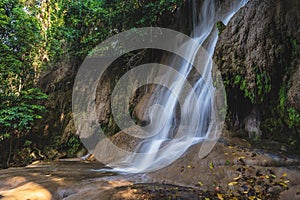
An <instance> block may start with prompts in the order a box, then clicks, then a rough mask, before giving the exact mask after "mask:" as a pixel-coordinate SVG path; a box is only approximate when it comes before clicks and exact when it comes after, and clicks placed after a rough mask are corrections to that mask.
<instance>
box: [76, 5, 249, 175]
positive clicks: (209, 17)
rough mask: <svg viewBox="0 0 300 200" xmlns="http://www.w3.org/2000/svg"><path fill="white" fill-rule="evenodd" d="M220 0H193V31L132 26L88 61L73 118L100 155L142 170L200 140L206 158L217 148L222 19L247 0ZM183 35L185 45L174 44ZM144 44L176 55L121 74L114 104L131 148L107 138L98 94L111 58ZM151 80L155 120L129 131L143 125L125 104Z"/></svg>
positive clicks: (119, 166)
mask: <svg viewBox="0 0 300 200" xmlns="http://www.w3.org/2000/svg"><path fill="white" fill-rule="evenodd" d="M215 1H217V2H219V1H220V0H202V1H200V0H190V1H189V3H190V5H191V8H192V22H193V23H192V24H193V27H192V32H191V37H188V36H186V35H184V34H182V33H179V32H176V31H172V30H170V29H162V28H157V27H145V28H141V29H136V30H132V31H125V32H123V33H120V34H117V35H115V36H113V37H111V38H109V39H107V40H105V41H104V42H102V43H101V44H100V45H99V46H98V48H95V49H94V50H93V51H92V52H91V54H90V55H89V56H88V57H87V58H86V59H85V61H84V62H83V63H82V65H81V67H80V69H79V70H78V73H77V75H76V78H75V82H74V86H73V94H72V109H73V116H74V124H75V126H76V128H77V130H78V134H79V136H80V139H81V141H82V142H83V144H84V145H85V147H86V148H87V149H88V150H89V151H90V152H91V153H93V154H94V155H95V157H96V159H97V160H99V161H100V162H102V163H104V164H107V165H108V166H110V167H112V168H113V169H114V170H116V171H124V172H132V173H137V172H149V171H154V170H157V169H160V168H162V167H165V166H168V165H170V164H171V163H172V162H174V161H175V160H176V159H178V158H179V157H180V156H182V155H183V154H184V153H185V152H186V150H187V149H188V148H189V147H190V146H191V145H193V144H196V143H199V142H202V144H201V149H200V151H199V158H203V157H204V156H206V155H207V154H208V153H209V152H210V151H211V149H212V148H213V146H214V145H215V143H216V141H217V139H218V138H219V137H220V134H221V129H222V127H223V121H224V114H223V115H222V114H220V113H222V111H221V108H224V106H223V104H226V103H225V97H224V88H223V87H222V86H223V84H222V80H221V77H220V75H219V73H218V71H217V70H216V66H214V65H213V62H212V56H213V54H214V49H215V46H216V43H217V40H218V29H217V26H216V23H217V22H218V21H222V22H223V23H224V24H225V25H226V24H227V23H228V22H229V20H230V19H231V17H232V16H233V15H234V14H235V13H236V12H237V11H238V10H239V9H240V8H241V7H242V6H244V5H245V4H246V3H247V0H232V1H231V3H230V2H229V1H223V4H225V3H226V6H224V5H223V4H217V3H216V2H215ZM200 2H201V6H199V5H198V4H199V3H200ZM154 36H157V37H154ZM177 42H178V44H179V45H177V44H174V43H177ZM143 48H154V49H155V48H156V49H161V50H165V51H167V52H172V53H173V54H174V55H172V56H169V57H168V58H169V59H168V62H167V65H163V64H157V66H158V67H157V66H154V65H151V64H150V66H148V65H142V66H138V67H134V68H133V69H131V70H129V71H128V72H126V74H124V75H122V77H121V78H120V80H119V81H118V83H117V84H116V86H115V87H114V89H113V92H112V94H111V110H112V115H113V116H114V120H115V122H116V124H117V125H118V126H119V127H120V129H121V130H122V131H123V133H126V134H127V135H131V136H133V138H135V139H136V138H138V139H137V145H135V149H133V151H131V150H130V151H127V150H125V149H122V148H119V147H118V146H117V145H115V144H114V143H113V142H112V141H111V138H107V137H106V135H105V134H104V132H103V131H102V128H101V126H100V124H99V123H97V121H98V117H97V116H98V114H97V109H96V107H97V106H96V103H95V96H96V91H97V87H98V83H99V80H100V79H101V75H103V73H104V71H105V70H106V69H107V68H108V67H109V66H110V64H111V63H112V62H113V61H114V60H116V59H117V58H118V57H119V56H120V55H123V54H124V53H126V52H131V51H133V50H137V49H143ZM152 67H153V71H151V70H152ZM149 69H150V70H149ZM139 71H140V72H139ZM136 72H138V73H136ZM135 73H136V74H135ZM130 74H135V76H131V75H130ZM216 74H218V75H216ZM129 80H131V81H133V82H131V81H129ZM149 81H150V82H151V83H154V84H156V85H158V86H157V87H156V88H155V90H154V91H153V92H152V93H151V94H152V96H151V98H150V100H149V103H148V106H146V110H145V112H144V114H145V115H146V117H145V119H148V121H147V123H148V124H146V125H145V126H143V127H139V129H138V130H139V131H140V133H139V131H137V132H138V133H137V134H136V133H134V134H132V132H130V133H128V132H126V131H125V130H126V129H127V127H132V126H136V124H135V122H134V121H133V120H132V119H131V116H130V115H129V114H128V112H125V113H124V112H123V111H124V110H126V111H127V110H128V108H127V109H126V105H127V103H128V102H129V98H130V95H132V94H130V92H128V91H131V92H134V91H135V89H137V88H138V87H140V86H143V85H145V84H147V83H148V82H149ZM150 82H149V83H150ZM132 83H134V84H132ZM135 83H136V86H133V85H135ZM218 85H221V87H220V86H218ZM127 87H128V88H127ZM220 88H222V89H220ZM219 96H220V98H219ZM121 99H122V100H121ZM220 102H221V104H220ZM222 102H223V103H222ZM124 108H125V109H124ZM225 110H226V109H225ZM221 118H222V119H221ZM220 119H221V120H220ZM220 122H221V123H220ZM126 137H127V136H126ZM134 142H135V141H134Z"/></svg>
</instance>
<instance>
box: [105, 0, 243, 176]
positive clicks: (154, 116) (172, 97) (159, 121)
mask: <svg viewBox="0 0 300 200" xmlns="http://www.w3.org/2000/svg"><path fill="white" fill-rule="evenodd" d="M199 2H200V1H196V0H192V1H190V2H189V3H191V8H192V16H193V19H192V22H193V31H192V34H191V37H192V38H193V39H194V40H195V41H196V44H197V45H193V46H186V45H187V44H183V45H182V46H181V47H180V48H185V59H186V60H188V62H186V61H185V60H183V59H178V57H176V56H171V57H170V58H169V61H168V66H173V65H174V66H175V65H178V62H180V64H179V66H180V67H179V68H178V69H177V68H176V70H177V71H178V72H179V73H180V75H181V77H179V76H174V73H165V74H164V77H163V79H162V80H163V81H162V82H161V85H165V84H167V83H168V84H169V85H171V87H170V88H165V87H157V88H156V90H155V92H154V94H153V95H155V97H153V98H152V101H151V102H150V103H149V106H148V108H147V112H146V115H147V117H148V119H149V121H150V126H149V131H150V132H151V133H150V134H149V135H151V136H150V137H148V138H144V139H143V140H142V142H140V143H139V145H138V146H137V147H136V149H135V152H138V153H136V154H132V155H130V156H129V157H127V158H126V159H125V160H124V161H123V163H124V167H120V165H119V163H118V165H114V164H113V163H112V164H111V165H110V166H112V167H114V166H117V168H116V170H121V171H125V172H145V171H152V170H155V169H157V168H159V167H160V166H162V165H163V166H167V165H169V164H171V163H172V162H173V161H174V160H176V159H177V158H179V157H180V156H182V154H183V153H184V152H185V151H186V150H187V149H188V148H189V147H190V146H191V145H193V144H195V143H198V142H201V141H203V140H205V139H208V136H209V138H210V139H211V138H214V137H215V136H214V135H209V134H214V133H212V132H213V131H212V129H214V127H213V126H214V124H213V123H211V121H212V120H213V117H214V116H213V113H214V112H213V109H214V103H215V102H214V99H213V96H212V91H214V90H215V88H214V86H213V80H212V65H213V63H212V56H213V53H214V49H215V46H216V43H217V40H218V29H217V27H216V25H215V24H216V23H217V22H218V21H222V22H223V23H224V24H225V25H226V24H227V23H228V22H229V20H230V19H231V17H232V16H233V15H234V14H235V13H236V12H237V11H238V10H239V9H240V8H241V7H242V6H244V5H245V4H246V3H247V1H246V0H235V1H232V3H231V4H230V6H229V8H228V6H227V8H225V9H228V11H227V10H224V9H223V8H222V7H220V5H218V4H216V2H215V1H211V0H204V1H203V3H202V5H201V6H200V7H199V5H198V4H199ZM202 47H203V48H204V49H205V50H206V52H207V56H206V57H205V59H203V56H202V57H201V59H202V60H201V61H200V63H201V64H202V65H203V67H202V68H201V69H203V70H202V71H201V74H200V75H199V76H198V80H195V81H191V82H192V83H191V84H192V91H191V92H189V93H187V90H186V85H185V84H186V83H185V82H186V80H187V79H189V78H190V77H195V75H194V74H193V65H191V64H190V63H197V64H199V61H197V62H196V60H197V59H198V52H199V49H200V48H202ZM170 83H171V84H170ZM179 96H184V99H183V100H181V102H180V105H179V99H178V97H179ZM178 110H179V111H178Z"/></svg>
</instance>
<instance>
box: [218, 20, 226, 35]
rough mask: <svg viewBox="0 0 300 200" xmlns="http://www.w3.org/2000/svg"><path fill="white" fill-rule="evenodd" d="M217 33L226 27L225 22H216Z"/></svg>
mask: <svg viewBox="0 0 300 200" xmlns="http://www.w3.org/2000/svg"><path fill="white" fill-rule="evenodd" d="M216 26H217V29H218V34H219V35H220V34H221V33H222V32H223V31H224V30H225V28H226V26H225V24H224V23H223V22H222V21H218V22H217V24H216Z"/></svg>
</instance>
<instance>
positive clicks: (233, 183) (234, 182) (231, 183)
mask: <svg viewBox="0 0 300 200" xmlns="http://www.w3.org/2000/svg"><path fill="white" fill-rule="evenodd" d="M236 184H238V182H236V181H233V182H230V183H228V185H229V186H232V185H236Z"/></svg>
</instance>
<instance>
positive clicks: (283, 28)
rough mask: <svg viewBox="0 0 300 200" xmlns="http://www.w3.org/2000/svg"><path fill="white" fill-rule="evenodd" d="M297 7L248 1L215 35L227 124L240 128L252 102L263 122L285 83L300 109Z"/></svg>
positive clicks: (291, 0)
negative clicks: (223, 88)
mask: <svg viewBox="0 0 300 200" xmlns="http://www.w3.org/2000/svg"><path fill="white" fill-rule="evenodd" d="M299 9H300V4H299V1H295V0H288V1H285V2H283V1H280V0H251V1H249V2H248V3H247V5H246V6H245V7H244V8H242V9H241V10H240V11H239V12H237V13H236V15H235V16H234V17H233V18H232V20H231V21H230V22H229V24H228V25H227V26H226V28H225V29H224V30H223V31H222V33H221V34H220V38H219V41H218V43H217V46H216V51H215V55H214V60H215V62H216V64H217V65H218V67H219V69H220V71H221V73H222V76H223V80H224V83H225V86H226V92H227V97H228V99H227V100H228V101H227V102H228V108H229V119H228V121H229V128H234V127H238V128H241V127H245V122H247V121H248V120H246V121H245V119H246V118H247V117H248V115H249V113H250V112H251V110H252V106H253V105H256V106H258V112H259V114H260V115H261V121H262V122H263V121H264V120H266V119H267V118H272V117H273V114H272V113H274V108H276V107H277V105H278V102H279V91H280V89H281V88H282V87H284V86H286V88H285V89H286V91H288V100H289V102H290V104H291V106H292V107H294V108H296V109H297V110H298V111H299V102H300V101H299V79H298V78H297V77H299V69H298V68H299V61H297V60H298V59H299V53H298V52H299V44H300V30H299V28H298V27H299V26H300V15H299ZM237 123H238V124H237ZM255 132H257V133H258V132H259V131H258V130H257V131H255Z"/></svg>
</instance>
